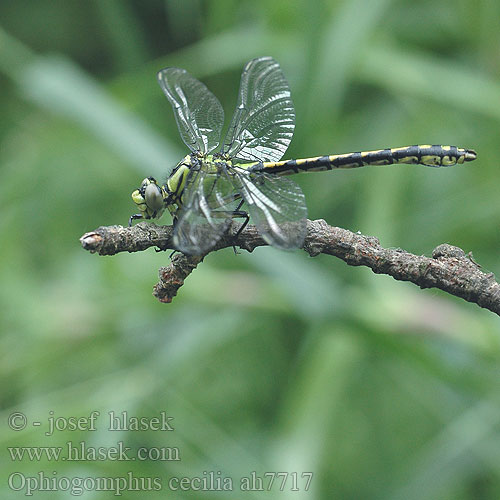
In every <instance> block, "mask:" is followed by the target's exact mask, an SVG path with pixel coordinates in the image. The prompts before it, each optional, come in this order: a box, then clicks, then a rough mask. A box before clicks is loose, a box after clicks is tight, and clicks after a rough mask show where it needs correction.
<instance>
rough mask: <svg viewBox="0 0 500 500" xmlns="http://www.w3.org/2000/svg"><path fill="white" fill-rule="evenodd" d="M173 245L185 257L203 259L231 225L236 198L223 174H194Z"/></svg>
mask: <svg viewBox="0 0 500 500" xmlns="http://www.w3.org/2000/svg"><path fill="white" fill-rule="evenodd" d="M184 193H185V194H184V196H183V206H182V209H181V211H180V214H179V218H178V220H177V223H176V225H175V230H174V238H173V242H174V245H175V247H176V248H177V249H178V250H180V251H181V252H183V253H186V254H191V255H201V254H203V253H205V252H206V251H207V250H209V249H210V248H212V247H213V246H214V245H215V244H216V243H217V242H218V241H219V239H220V238H221V237H222V235H223V234H224V233H225V232H226V231H227V229H228V227H229V225H230V224H231V219H232V212H233V210H234V208H235V205H236V197H235V194H234V188H233V185H232V183H231V182H230V180H229V179H228V177H227V173H226V172H225V171H223V170H221V171H219V172H208V171H206V170H204V169H203V168H201V169H198V170H193V169H192V170H191V172H190V174H189V177H188V179H187V181H186V186H185V188H184Z"/></svg>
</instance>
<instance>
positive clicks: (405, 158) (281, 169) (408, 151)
mask: <svg viewBox="0 0 500 500" xmlns="http://www.w3.org/2000/svg"><path fill="white" fill-rule="evenodd" d="M475 159H476V152H475V151H474V150H472V149H463V148H457V147H456V146H439V145H434V146H431V145H416V146H405V147H402V148H392V149H378V150H374V151H359V152H356V153H346V154H340V155H329V156H317V157H315V158H302V159H298V160H285V161H279V162H264V163H262V164H260V165H261V166H260V168H259V166H255V167H254V170H261V171H264V172H268V173H273V174H280V175H287V174H294V173H299V172H319V171H323V170H332V169H334V168H358V167H364V166H366V165H392V164H397V163H407V164H420V165H427V166H430V167H448V166H451V165H456V164H457V163H464V162H465V161H472V160H475Z"/></svg>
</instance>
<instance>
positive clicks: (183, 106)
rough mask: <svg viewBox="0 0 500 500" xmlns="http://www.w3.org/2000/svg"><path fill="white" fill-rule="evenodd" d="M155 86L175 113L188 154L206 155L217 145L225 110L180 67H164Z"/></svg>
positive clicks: (202, 86)
mask: <svg viewBox="0 0 500 500" xmlns="http://www.w3.org/2000/svg"><path fill="white" fill-rule="evenodd" d="M158 83H159V84H160V87H161V88H162V90H163V92H164V93H165V95H166V96H167V99H168V100H169V101H170V104H171V105H172V108H173V110H174V114H175V119H176V121H177V127H178V128H179V132H180V134H181V137H182V140H183V141H184V143H185V144H186V146H187V147H188V148H189V149H191V151H201V152H202V153H209V152H210V151H212V150H213V149H215V148H216V147H217V146H218V145H219V141H220V134H221V130H222V125H223V123H224V111H223V109H222V106H221V103H220V102H219V100H218V99H217V97H215V96H214V95H213V94H212V92H210V90H208V89H207V87H206V86H205V85H204V84H203V83H201V82H200V81H198V80H197V79H196V78H194V77H192V76H191V75H190V74H189V73H188V72H187V71H186V70H184V69H180V68H165V69H162V70H161V71H160V72H159V73H158Z"/></svg>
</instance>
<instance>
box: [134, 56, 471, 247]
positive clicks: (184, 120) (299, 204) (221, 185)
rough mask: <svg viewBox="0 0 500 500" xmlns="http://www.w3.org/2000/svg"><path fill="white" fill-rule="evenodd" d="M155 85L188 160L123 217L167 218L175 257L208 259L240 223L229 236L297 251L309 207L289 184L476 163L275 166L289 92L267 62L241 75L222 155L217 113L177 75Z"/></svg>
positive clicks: (403, 160) (436, 160)
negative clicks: (371, 169) (304, 175)
mask: <svg viewBox="0 0 500 500" xmlns="http://www.w3.org/2000/svg"><path fill="white" fill-rule="evenodd" d="M158 83H159V84H160V87H161V89H162V90H163V92H164V94H165V96H166V97H167V99H168V100H169V102H170V104H171V105H172V109H173V111H174V115H175V119H176V122H177V127H178V129H179V133H180V135H181V138H182V140H183V141H184V143H185V145H186V146H187V147H188V148H189V150H190V153H189V154H188V155H186V156H185V157H184V158H183V159H182V160H181V161H180V162H179V163H178V164H177V165H176V167H175V168H174V169H173V170H172V171H171V173H170V175H169V176H168V178H167V180H166V183H165V184H163V185H160V184H159V183H158V182H157V181H156V179H155V178H153V177H147V178H145V179H144V180H143V181H142V183H141V185H140V187H139V188H138V189H136V190H135V191H134V192H133V193H132V200H133V201H134V203H135V204H136V205H137V207H138V209H139V213H137V214H134V215H132V216H131V217H130V219H129V226H131V225H132V221H133V220H135V219H158V218H159V217H161V216H162V214H163V213H164V212H165V210H168V212H170V214H171V216H172V219H173V225H174V231H173V244H174V247H175V248H176V249H177V250H179V251H181V252H183V253H185V254H191V255H202V254H204V253H206V252H208V251H209V250H210V249H211V248H213V247H214V246H215V245H216V244H217V242H219V240H220V239H221V238H222V237H223V235H224V234H225V233H226V232H227V231H228V229H229V226H230V225H231V222H232V220H233V219H235V218H240V219H242V224H241V226H240V227H239V230H238V232H237V234H236V236H238V235H239V234H240V233H241V232H242V231H243V229H244V228H245V227H246V225H247V224H248V222H249V220H250V218H251V220H252V222H253V223H254V224H255V225H256V227H257V230H258V231H259V233H260V235H261V236H262V238H263V239H264V240H265V241H266V242H267V243H268V244H270V245H272V246H274V247H277V248H280V249H285V250H290V249H295V248H299V247H301V246H302V245H303V243H304V239H305V236H306V220H307V206H306V201H305V197H304V194H303V192H302V190H301V188H300V187H299V186H298V185H297V184H296V183H295V182H294V181H293V180H291V179H289V178H288V177H287V176H288V175H290V174H296V173H299V172H317V171H324V170H332V169H336V168H357V167H364V166H366V165H390V164H420V165H426V166H431V167H442V166H451V165H455V164H461V163H464V162H469V161H472V160H475V159H476V156H477V155H476V152H475V151H474V150H472V149H464V148H459V147H456V146H442V145H415V146H405V147H399V148H386V149H378V150H373V151H359V152H354V153H346V154H334V155H326V156H317V157H313V158H303V159H291V160H282V157H283V155H284V154H285V152H286V150H287V149H288V145H289V144H290V142H291V140H292V137H293V132H294V128H295V110H294V107H293V103H292V99H291V92H290V87H289V85H288V82H287V80H286V78H285V76H284V74H283V72H282V70H281V68H280V65H279V64H278V63H277V62H276V61H275V60H274V59H273V58H272V57H267V56H266V57H258V58H256V59H253V60H251V61H249V62H248V63H247V64H246V65H245V67H244V69H243V72H242V75H241V82H240V88H239V93H238V99H237V105H236V110H235V112H234V115H233V118H232V120H231V123H230V125H229V128H228V131H227V133H226V135H225V138H224V140H223V142H222V144H221V146H220V148H218V147H219V144H220V142H221V132H222V127H223V124H224V111H223V109H222V105H221V103H220V102H219V100H218V99H217V97H215V95H214V94H213V93H212V92H210V90H208V88H207V87H206V86H205V85H204V84H203V83H202V82H200V81H199V80H197V79H196V78H194V77H193V76H191V75H190V74H189V73H188V72H187V71H186V70H184V69H181V68H175V67H169V68H165V69H162V70H161V71H159V73H158ZM216 150H217V151H216ZM243 205H245V206H244V208H245V210H243V209H242V208H243ZM236 236H235V237H236Z"/></svg>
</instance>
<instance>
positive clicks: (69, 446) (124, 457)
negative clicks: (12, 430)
mask: <svg viewBox="0 0 500 500" xmlns="http://www.w3.org/2000/svg"><path fill="white" fill-rule="evenodd" d="M7 450H8V451H9V454H10V459H11V460H12V461H13V462H22V461H23V460H26V461H30V462H40V461H41V460H48V461H49V462H59V461H63V462H86V461H89V462H95V461H103V460H109V461H116V462H127V461H139V462H140V461H146V460H151V461H153V462H178V461H180V460H181V452H180V449H179V448H177V447H176V446H161V447H158V446H153V447H149V448H146V447H141V448H137V449H136V450H132V448H130V447H129V446H125V445H124V444H123V441H118V442H117V443H116V446H89V445H88V444H87V443H86V442H85V441H80V442H79V443H73V442H72V441H67V442H66V443H65V446H9V447H7Z"/></svg>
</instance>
